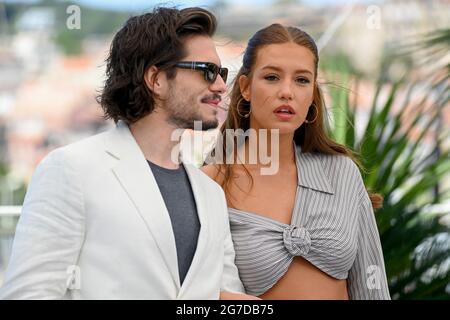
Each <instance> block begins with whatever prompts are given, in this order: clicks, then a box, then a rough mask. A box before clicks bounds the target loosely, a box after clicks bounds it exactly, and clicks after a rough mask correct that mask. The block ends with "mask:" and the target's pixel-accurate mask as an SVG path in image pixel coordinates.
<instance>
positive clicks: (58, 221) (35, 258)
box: [0, 149, 85, 299]
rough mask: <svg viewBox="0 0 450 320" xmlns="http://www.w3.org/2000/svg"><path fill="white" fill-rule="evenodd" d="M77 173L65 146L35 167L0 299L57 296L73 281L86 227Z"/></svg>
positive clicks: (50, 297) (49, 297) (60, 295)
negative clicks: (72, 277) (65, 150)
mask: <svg viewBox="0 0 450 320" xmlns="http://www.w3.org/2000/svg"><path fill="white" fill-rule="evenodd" d="M78 179H79V177H78V176H77V174H76V172H75V169H74V168H73V167H72V166H71V165H70V163H69V162H68V161H65V152H64V149H58V150H55V151H53V152H52V153H50V154H49V155H48V156H47V157H46V158H45V159H44V160H43V161H42V162H41V163H40V164H39V166H38V167H37V169H36V170H35V172H34V174H33V177H32V180H31V183H30V185H29V188H28V190H27V195H26V197H25V201H24V205H23V209H22V213H21V216H20V219H19V222H18V225H17V228H16V233H15V238H14V242H13V248H12V254H11V258H10V262H9V264H8V268H7V270H6V273H5V279H4V284H3V287H2V288H0V299H61V298H63V296H64V294H65V292H66V290H67V288H68V286H69V285H73V284H74V283H73V282H71V281H74V280H76V279H71V276H72V275H75V276H76V272H77V267H76V263H77V260H78V255H79V252H80V248H81V245H82V242H83V239H84V229H85V228H84V223H85V221H84V212H83V197H82V192H81V188H80V183H79V180H78Z"/></svg>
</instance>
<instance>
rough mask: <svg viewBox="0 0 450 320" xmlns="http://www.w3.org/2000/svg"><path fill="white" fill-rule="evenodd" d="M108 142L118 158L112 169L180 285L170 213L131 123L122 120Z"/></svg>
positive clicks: (107, 149)
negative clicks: (130, 126)
mask: <svg viewBox="0 0 450 320" xmlns="http://www.w3.org/2000/svg"><path fill="white" fill-rule="evenodd" d="M106 145H107V146H106V152H107V153H108V154H110V155H112V156H113V157H115V158H116V159H117V160H118V161H117V164H116V165H115V166H113V168H112V171H113V172H114V174H115V176H116V177H117V179H118V180H119V182H120V184H121V185H122V187H123V188H124V190H125V192H126V193H127V195H128V197H129V198H130V199H131V200H132V202H133V203H134V205H135V206H136V209H137V212H138V213H139V214H140V216H141V217H142V219H143V221H144V222H145V224H146V226H147V229H148V230H149V231H150V233H151V234H152V236H153V238H154V240H155V242H156V244H157V246H158V248H159V251H160V253H161V255H162V256H163V258H164V261H165V263H166V265H167V268H168V269H169V271H170V274H171V275H172V278H173V281H175V283H176V285H177V287H178V288H179V287H180V278H179V273H178V259H177V252H176V244H175V237H174V234H173V229H172V224H171V221H170V216H169V213H168V211H167V208H166V205H165V203H164V199H163V197H162V195H161V192H160V191H159V188H158V185H157V183H156V180H155V177H154V176H153V173H152V171H151V169H150V166H149V165H148V163H147V161H146V159H145V157H144V154H143V153H142V151H141V149H140V148H139V146H138V144H137V143H136V140H135V139H134V137H133V135H132V134H131V132H130V130H129V128H128V126H127V125H126V124H125V123H123V122H121V121H120V122H119V123H118V125H117V128H116V129H115V130H113V131H112V136H110V137H109V139H107V141H106Z"/></svg>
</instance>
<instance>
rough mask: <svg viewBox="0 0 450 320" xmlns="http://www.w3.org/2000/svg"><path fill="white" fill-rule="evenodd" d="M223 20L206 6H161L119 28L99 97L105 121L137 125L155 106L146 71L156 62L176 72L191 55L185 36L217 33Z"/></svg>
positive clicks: (171, 75) (169, 73) (170, 76)
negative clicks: (121, 121)
mask: <svg viewBox="0 0 450 320" xmlns="http://www.w3.org/2000/svg"><path fill="white" fill-rule="evenodd" d="M216 27H217V20H216V18H215V16H214V15H213V14H212V13H210V12H209V11H207V10H205V9H202V8H197V7H193V8H186V9H181V10H179V9H176V8H164V7H157V8H155V9H154V10H153V12H151V13H146V14H143V15H139V16H134V17H131V18H129V19H128V21H127V22H126V23H125V25H124V26H123V27H122V28H121V29H120V30H119V31H118V32H117V34H116V35H115V36H114V39H113V41H112V44H111V48H110V52H109V56H108V58H107V59H106V62H107V66H106V77H107V78H106V81H105V85H104V87H103V90H102V92H101V93H100V95H99V96H98V97H97V101H98V102H99V103H100V105H101V107H102V109H103V111H104V117H105V119H113V120H114V122H116V123H117V122H118V121H119V120H123V121H125V122H126V123H128V124H131V123H134V122H136V121H137V120H139V119H141V118H142V117H144V116H146V115H148V114H150V113H151V112H152V111H153V109H154V108H155V95H154V93H153V92H152V91H151V90H150V89H149V88H148V87H147V85H146V83H145V80H144V74H145V72H146V71H147V69H148V68H149V67H151V66H153V65H155V66H156V67H157V68H158V70H159V71H158V72H161V71H165V72H166V73H167V78H168V79H173V78H174V77H175V75H176V69H175V67H174V65H175V63H176V62H177V61H179V60H181V59H182V58H183V57H185V56H186V55H187V53H186V52H185V49H184V46H183V40H184V39H186V37H189V36H193V35H206V36H210V37H212V36H213V35H214V33H215V31H216Z"/></svg>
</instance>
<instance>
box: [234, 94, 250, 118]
mask: <svg viewBox="0 0 450 320" xmlns="http://www.w3.org/2000/svg"><path fill="white" fill-rule="evenodd" d="M242 100H244V99H243V98H240V99H239V100H238V103H237V104H236V111H237V114H238V115H239V117H241V118H248V117H250V113H252V108H251V107H250V111H249V112H247V113H246V114H244V115H243V114H241V112H240V111H239V106H240V105H241V101H242ZM245 101H246V102H248V101H247V100H245Z"/></svg>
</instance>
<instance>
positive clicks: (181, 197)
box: [147, 160, 200, 284]
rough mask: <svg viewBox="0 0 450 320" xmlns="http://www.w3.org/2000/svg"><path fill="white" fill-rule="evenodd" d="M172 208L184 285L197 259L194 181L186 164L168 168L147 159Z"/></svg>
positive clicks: (171, 216) (198, 228)
mask: <svg viewBox="0 0 450 320" xmlns="http://www.w3.org/2000/svg"><path fill="white" fill-rule="evenodd" d="M147 162H148V163H149V165H150V168H151V170H152V172H153V175H154V176H155V179H156V182H157V184H158V187H159V190H160V192H161V195H162V197H163V199H164V202H165V204H166V207H167V210H168V211H169V215H170V220H171V222H172V229H173V233H174V236H175V244H176V247H177V257H178V272H179V275H180V283H181V284H182V283H183V281H184V278H185V277H186V274H187V272H188V270H189V267H190V265H191V263H192V259H193V258H194V254H195V250H196V248H197V239H198V234H199V232H200V221H199V220H198V215H197V206H196V203H195V198H194V194H193V193H192V188H191V184H190V182H189V178H188V176H187V173H186V170H185V168H184V166H183V165H182V164H181V165H180V167H179V168H178V169H166V168H163V167H160V166H158V165H156V164H154V163H152V162H150V161H148V160H147Z"/></svg>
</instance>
